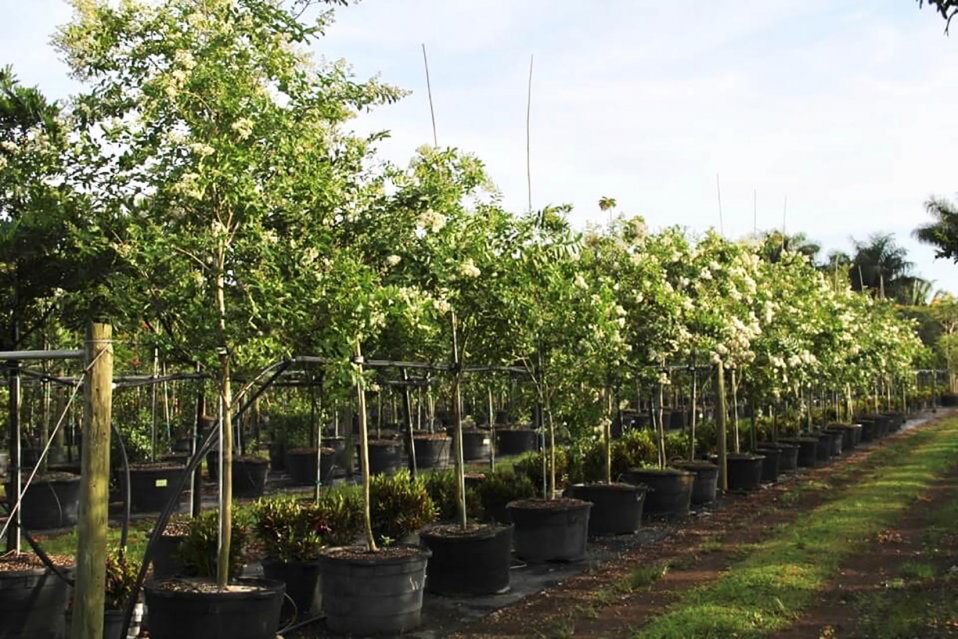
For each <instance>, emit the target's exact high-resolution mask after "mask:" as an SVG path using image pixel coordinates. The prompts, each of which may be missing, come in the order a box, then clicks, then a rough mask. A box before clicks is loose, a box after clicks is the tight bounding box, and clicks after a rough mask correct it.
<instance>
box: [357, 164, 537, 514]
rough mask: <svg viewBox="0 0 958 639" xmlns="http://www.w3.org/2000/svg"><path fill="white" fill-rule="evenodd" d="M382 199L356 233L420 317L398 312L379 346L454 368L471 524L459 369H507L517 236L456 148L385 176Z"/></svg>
mask: <svg viewBox="0 0 958 639" xmlns="http://www.w3.org/2000/svg"><path fill="white" fill-rule="evenodd" d="M387 180H388V181H389V183H390V187H391V188H390V189H389V193H388V194H384V196H383V198H382V200H381V202H380V204H378V205H376V206H374V207H373V209H371V215H370V216H369V218H368V219H367V220H365V224H364V227H363V231H364V235H365V238H366V239H365V240H361V241H363V242H365V243H366V246H365V250H366V255H367V259H368V260H369V261H370V262H371V263H375V264H378V265H380V269H381V272H382V279H383V283H384V285H385V286H388V287H392V288H393V289H394V290H395V291H396V293H397V295H398V296H399V298H400V299H401V300H403V301H402V302H401V303H406V300H409V301H414V300H419V301H420V302H422V304H419V305H417V308H424V309H426V311H427V312H426V313H424V314H417V315H411V314H408V313H407V314H406V315H405V316H403V315H397V316H396V317H395V318H394V319H392V320H391V321H390V322H388V324H387V327H386V329H385V330H384V331H383V333H382V336H381V337H382V344H381V347H382V348H383V350H384V351H385V352H387V353H391V354H392V355H393V356H396V357H404V358H409V357H412V358H421V359H425V360H427V361H434V362H453V363H454V364H455V366H454V369H453V370H452V371H451V382H452V383H451V395H452V397H451V399H452V415H453V421H454V428H455V433H456V435H455V441H454V450H453V457H454V462H455V467H456V476H457V484H456V485H457V504H458V509H457V514H458V521H459V524H460V526H461V527H463V528H465V527H466V525H467V521H468V517H467V515H468V513H467V512H466V503H465V479H464V472H465V469H464V466H463V463H462V433H461V431H462V414H461V412H462V407H461V387H462V384H463V371H462V369H463V367H465V366H468V365H501V364H510V363H512V362H513V361H514V360H515V358H516V355H517V350H516V344H517V341H516V339H515V337H514V336H515V334H516V331H517V327H518V325H519V320H518V315H517V312H518V308H517V307H516V305H515V304H514V303H513V301H514V300H515V295H512V294H510V291H511V289H512V288H513V287H514V286H515V277H514V270H515V268H516V265H517V263H518V259H519V254H518V253H517V249H518V239H519V234H518V231H517V228H516V220H515V218H514V217H513V216H512V215H511V214H510V213H508V212H507V211H505V210H504V209H502V208H501V206H500V205H499V202H498V194H497V192H496V191H495V188H494V187H493V185H492V184H491V182H490V180H489V178H488V176H487V175H486V173H485V169H484V167H483V165H482V163H481V162H479V161H478V160H477V159H476V158H475V157H473V156H470V155H467V154H463V153H460V152H458V151H456V150H455V149H436V148H433V147H422V148H420V149H419V150H418V153H417V155H416V156H415V157H414V158H413V160H412V162H411V163H410V165H409V167H408V168H407V169H406V170H401V171H400V170H390V171H388V172H387Z"/></svg>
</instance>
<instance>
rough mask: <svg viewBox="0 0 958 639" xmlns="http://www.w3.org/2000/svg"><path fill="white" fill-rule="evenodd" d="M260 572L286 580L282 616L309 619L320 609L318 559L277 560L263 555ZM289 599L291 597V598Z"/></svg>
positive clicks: (282, 580)
mask: <svg viewBox="0 0 958 639" xmlns="http://www.w3.org/2000/svg"><path fill="white" fill-rule="evenodd" d="M262 564H263V576H265V577H266V578H267V579H272V580H274V581H281V582H283V583H284V584H286V596H287V597H288V598H289V599H287V600H284V601H283V612H282V618H283V619H284V620H286V619H292V618H293V617H294V615H295V617H296V619H299V620H301V621H302V620H305V619H309V618H311V617H313V616H315V615H317V614H319V612H320V611H321V610H322V593H321V591H320V582H321V572H320V568H319V560H318V559H317V560H313V561H289V562H286V561H279V560H278V559H264V560H263V562H262ZM290 600H292V601H290Z"/></svg>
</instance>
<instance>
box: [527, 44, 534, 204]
mask: <svg viewBox="0 0 958 639" xmlns="http://www.w3.org/2000/svg"><path fill="white" fill-rule="evenodd" d="M533 60H534V56H529V88H528V92H527V94H526V193H527V195H528V197H529V213H532V151H531V149H532V135H531V133H530V124H531V121H532V62H533Z"/></svg>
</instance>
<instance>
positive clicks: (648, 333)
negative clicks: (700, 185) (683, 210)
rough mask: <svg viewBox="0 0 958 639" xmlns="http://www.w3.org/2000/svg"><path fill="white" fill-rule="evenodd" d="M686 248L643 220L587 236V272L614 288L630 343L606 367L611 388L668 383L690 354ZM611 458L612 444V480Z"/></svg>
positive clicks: (673, 233)
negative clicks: (674, 365)
mask: <svg viewBox="0 0 958 639" xmlns="http://www.w3.org/2000/svg"><path fill="white" fill-rule="evenodd" d="M684 249H687V244H685V243H684V236H682V234H681V232H680V231H679V230H678V229H666V230H665V231H663V232H661V233H658V234H649V233H648V232H647V229H646V226H645V221H644V219H643V218H642V217H641V216H618V217H616V218H615V219H613V221H612V223H611V224H610V226H609V228H608V229H607V230H606V231H605V232H593V233H590V234H587V236H586V240H585V249H584V251H583V263H584V268H585V269H587V270H588V271H589V272H590V274H591V277H592V278H593V280H597V281H605V282H606V284H607V286H609V287H611V289H612V291H613V293H614V297H615V300H616V310H617V313H619V315H620V319H619V324H620V326H621V329H622V331H621V332H622V339H623V340H624V342H625V348H624V349H623V350H621V351H619V352H618V353H610V354H609V356H608V357H607V360H606V362H605V364H606V367H607V375H608V382H609V384H610V385H611V384H615V385H621V384H626V383H628V384H630V385H634V386H635V387H636V388H637V389H638V388H642V387H648V388H651V387H654V386H655V385H657V384H660V383H667V382H668V379H669V378H668V375H667V374H666V373H665V372H664V371H663V370H662V365H663V364H664V363H666V362H670V361H673V360H674V358H675V357H677V356H680V355H684V354H685V352H686V346H687V343H688V338H689V333H688V330H687V329H686V328H685V323H684V321H683V318H684V314H685V313H686V312H688V310H689V309H690V308H691V300H690V298H689V297H688V296H687V295H686V294H685V291H684V290H683V285H681V284H680V285H679V286H675V285H673V283H672V282H673V281H675V282H679V281H684V282H685V285H687V284H688V281H687V278H686V275H687V273H686V265H687V262H686V261H685V260H684V257H686V256H687V254H688V252H687V250H684ZM670 276H673V277H670ZM683 278H685V279H684V280H683ZM606 392H609V393H611V392H612V389H611V388H609V389H607V391H606ZM609 417H611V415H609ZM662 437H663V436H662V433H661V431H659V438H658V441H659V444H660V445H659V456H660V459H659V462H660V465H664V463H665V458H664V454H665V453H664V440H663V438H662ZM607 439H608V438H607ZM610 455H611V452H610V450H609V444H608V442H607V443H606V480H607V481H608V480H611V476H610V475H611V459H610Z"/></svg>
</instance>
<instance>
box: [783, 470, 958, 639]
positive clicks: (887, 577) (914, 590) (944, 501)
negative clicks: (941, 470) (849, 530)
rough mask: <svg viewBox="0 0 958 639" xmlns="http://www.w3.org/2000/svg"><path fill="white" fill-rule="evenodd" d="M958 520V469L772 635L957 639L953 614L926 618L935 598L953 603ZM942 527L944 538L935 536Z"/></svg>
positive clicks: (870, 542) (801, 638)
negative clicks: (811, 604) (798, 615)
mask: <svg viewBox="0 0 958 639" xmlns="http://www.w3.org/2000/svg"><path fill="white" fill-rule="evenodd" d="M956 520H958V464H956V466H955V467H954V468H952V469H951V471H950V472H949V473H948V474H947V475H946V476H944V477H942V478H941V479H940V480H939V481H938V482H936V483H935V485H934V486H932V487H931V488H930V489H929V490H927V491H925V492H924V494H923V495H922V496H921V497H920V498H919V499H918V500H916V501H915V502H914V504H913V505H912V506H911V507H910V508H909V509H908V510H907V512H905V513H902V516H901V517H899V518H898V520H897V521H896V522H895V525H894V526H892V527H889V528H886V529H884V530H881V531H879V532H878V534H876V535H875V536H874V537H873V538H871V539H869V540H868V543H867V544H866V545H865V547H864V548H862V549H861V551H859V552H857V553H856V554H855V555H854V556H852V557H851V559H850V560H849V561H847V562H845V563H844V564H843V565H842V566H841V569H840V570H839V573H838V576H837V577H836V578H835V579H834V580H832V582H831V583H829V584H828V586H827V588H825V589H824V590H823V591H822V592H821V593H820V594H819V596H818V602H817V603H816V604H815V606H814V607H812V608H811V609H810V610H808V611H807V612H806V614H804V615H803V616H802V617H801V618H800V619H799V620H798V621H796V622H795V623H794V624H793V625H792V626H791V627H790V628H788V629H787V630H785V631H782V632H779V633H777V634H775V635H773V636H774V637H775V638H776V639H804V638H806V637H821V638H827V639H832V638H835V639H838V638H844V637H868V638H869V639H878V638H879V637H916V638H917V637H921V638H923V639H930V638H932V637H958V617H956V616H954V612H955V611H954V609H952V610H950V611H949V614H948V615H944V617H945V618H941V617H942V615H934V614H932V615H930V616H929V615H928V614H926V613H927V612H928V609H929V608H930V607H933V606H934V605H935V602H934V599H935V598H937V596H938V595H944V596H946V597H948V598H951V599H954V597H955V594H954V592H955V591H954V590H953V588H954V587H955V584H954V583H953V580H952V579H951V578H949V577H951V576H952V575H953V573H954V572H955V570H954V567H955V566H956V564H958V530H956V529H955V523H956ZM939 528H940V529H941V530H942V532H943V533H944V534H942V535H937V534H935V535H933V536H932V535H930V533H934V532H935V531H937V530H938V529H939ZM913 599H917V601H911V600H913ZM916 603H917V604H918V605H917V606H916V605H915V604H916ZM916 608H921V610H918V609H916Z"/></svg>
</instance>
